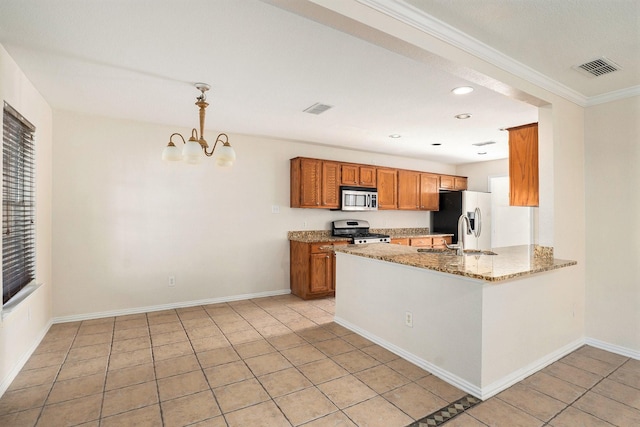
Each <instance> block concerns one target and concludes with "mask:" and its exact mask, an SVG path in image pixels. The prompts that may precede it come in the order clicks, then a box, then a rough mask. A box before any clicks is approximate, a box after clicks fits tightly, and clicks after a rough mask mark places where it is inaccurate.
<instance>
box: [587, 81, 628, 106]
mask: <svg viewBox="0 0 640 427" xmlns="http://www.w3.org/2000/svg"><path fill="white" fill-rule="evenodd" d="M634 96H640V86H631V87H629V88H626V89H620V90H616V91H613V92H608V93H603V94H602V95H596V96H592V97H590V98H588V99H587V105H586V107H592V106H594V105H598V104H605V103H607V102H612V101H618V100H620V99H625V98H631V97H634Z"/></svg>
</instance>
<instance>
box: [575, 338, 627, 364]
mask: <svg viewBox="0 0 640 427" xmlns="http://www.w3.org/2000/svg"><path fill="white" fill-rule="evenodd" d="M584 342H585V344H587V345H590V346H592V347H596V348H599V349H600V350H606V351H609V352H611V353H616V354H619V355H621V356H626V357H630V358H632V359H636V360H640V351H638V350H633V349H630V348H627V347H622V346H619V345H615V344H610V343H608V342H604V341H600V340H597V339H595V338H586V339H585V340H584Z"/></svg>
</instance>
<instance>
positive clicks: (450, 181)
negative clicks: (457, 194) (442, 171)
mask: <svg viewBox="0 0 640 427" xmlns="http://www.w3.org/2000/svg"><path fill="white" fill-rule="evenodd" d="M440 188H441V189H443V190H466V189H467V178H465V177H463V176H453V175H440Z"/></svg>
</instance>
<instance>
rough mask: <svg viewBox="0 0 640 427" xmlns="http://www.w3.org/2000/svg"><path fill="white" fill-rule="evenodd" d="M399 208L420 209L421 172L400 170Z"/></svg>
mask: <svg viewBox="0 0 640 427" xmlns="http://www.w3.org/2000/svg"><path fill="white" fill-rule="evenodd" d="M398 209H407V210H418V209H420V172H415V171H408V170H399V171H398Z"/></svg>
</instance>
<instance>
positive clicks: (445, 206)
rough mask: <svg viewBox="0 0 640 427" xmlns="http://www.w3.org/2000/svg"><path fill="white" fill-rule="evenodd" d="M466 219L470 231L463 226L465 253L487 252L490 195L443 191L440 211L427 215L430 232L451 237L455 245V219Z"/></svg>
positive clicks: (489, 243) (489, 236) (489, 242)
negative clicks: (466, 251)
mask: <svg viewBox="0 0 640 427" xmlns="http://www.w3.org/2000/svg"><path fill="white" fill-rule="evenodd" d="M463 213H464V214H465V215H467V217H468V218H469V223H470V227H469V228H468V229H467V227H466V225H464V226H463V228H464V231H465V232H464V233H463V235H462V238H463V241H464V248H465V249H490V248H491V193H481V192H478V191H443V192H441V193H440V210H439V211H435V212H432V213H431V231H432V232H434V233H446V234H453V243H457V242H458V218H460V215H462V214H463Z"/></svg>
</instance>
